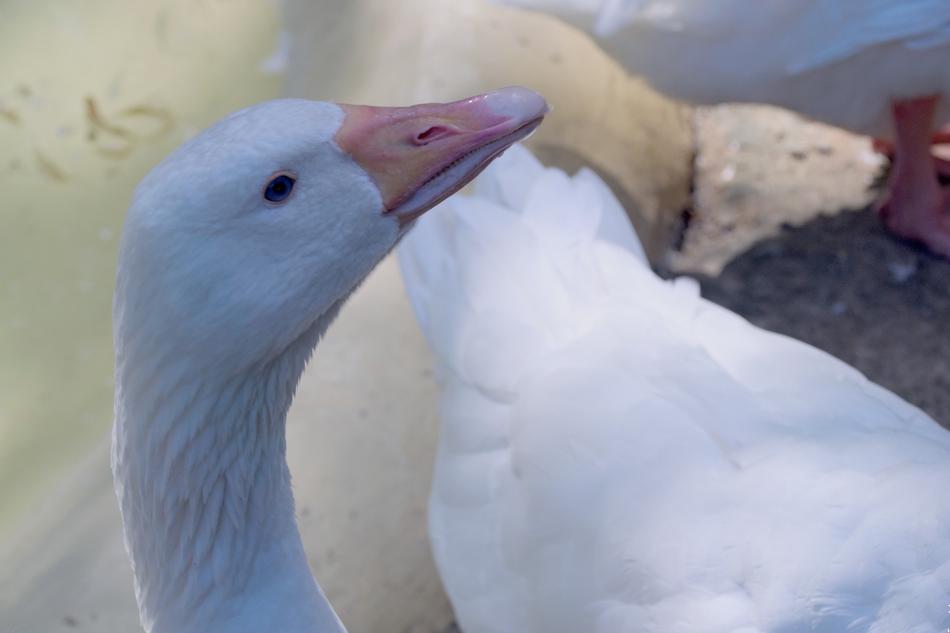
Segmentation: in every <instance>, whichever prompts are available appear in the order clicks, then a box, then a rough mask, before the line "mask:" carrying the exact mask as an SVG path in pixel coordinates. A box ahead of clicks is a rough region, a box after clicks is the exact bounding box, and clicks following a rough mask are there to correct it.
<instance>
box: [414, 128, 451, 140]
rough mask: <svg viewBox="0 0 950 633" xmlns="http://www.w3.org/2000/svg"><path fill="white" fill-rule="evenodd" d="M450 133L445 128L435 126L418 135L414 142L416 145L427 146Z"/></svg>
mask: <svg viewBox="0 0 950 633" xmlns="http://www.w3.org/2000/svg"><path fill="white" fill-rule="evenodd" d="M448 131H449V129H448V128H447V127H445V126H442V125H434V126H432V127H430V128H426V129H425V130H423V131H422V132H419V133H418V134H416V136H415V137H414V138H413V141H414V142H415V143H416V145H427V144H428V143H431V142H432V141H434V140H436V139H439V138H441V137H443V136H445V135H446V134H447V133H448Z"/></svg>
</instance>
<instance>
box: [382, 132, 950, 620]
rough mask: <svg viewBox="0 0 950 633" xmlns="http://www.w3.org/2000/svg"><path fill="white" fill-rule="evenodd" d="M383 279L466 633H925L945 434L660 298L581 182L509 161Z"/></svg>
mask: <svg viewBox="0 0 950 633" xmlns="http://www.w3.org/2000/svg"><path fill="white" fill-rule="evenodd" d="M399 255H400V263H401V267H402V271H403V275H404V278H405V283H406V287H407V291H408V294H409V296H410V299H411V301H412V304H413V306H414V309H415V311H416V315H417V318H418V321H419V323H420V326H421V328H422V330H423V332H424V333H425V335H426V338H427V340H428V342H429V345H430V346H431V348H432V350H433V353H434V354H435V357H436V359H437V364H438V368H439V373H438V375H439V381H440V385H441V389H442V395H441V403H440V415H441V418H442V425H443V427H442V433H441V437H440V443H439V449H438V457H437V463H436V467H435V480H434V483H433V488H432V497H431V504H430V532H431V537H432V544H433V550H434V553H435V558H436V561H437V564H438V567H439V570H440V572H441V574H442V577H443V579H444V581H445V584H446V587H447V589H448V593H449V596H450V598H451V600H452V603H453V605H454V607H455V609H456V613H457V616H458V619H459V623H460V625H461V628H462V630H463V631H466V633H489V632H492V633H498V632H506V633H507V632H510V631H519V632H522V633H542V632H543V633H577V632H578V631H589V632H597V633H629V632H631V631H637V632H640V633H740V632H741V633H793V632H795V633H798V632H802V633H804V632H805V631H809V632H811V631H820V632H826V633H831V632H835V633H840V632H842V631H848V632H849V633H909V632H914V633H938V632H939V631H942V630H944V629H945V628H946V626H947V621H948V616H947V610H946V603H947V596H948V595H950V501H948V499H947V494H946V491H947V490H948V486H950V433H947V432H946V431H945V430H944V429H942V428H941V427H939V426H938V425H937V424H936V423H935V422H934V421H933V420H932V419H930V418H929V417H928V416H926V415H925V414H924V413H922V412H921V411H920V410H918V409H917V408H915V407H914V406H912V405H910V404H908V403H907V402H905V401H903V400H901V399H900V398H898V397H897V396H895V395H894V394H892V393H890V392H888V391H886V390H884V389H882V388H881V387H878V386H876V385H874V384H872V383H871V382H869V381H868V380H866V379H865V378H864V377H863V376H862V375H861V374H860V373H858V372H857V371H856V370H854V369H853V368H851V367H849V366H847V365H846V364H844V363H842V362H840V361H838V360H836V359H835V358H833V357H831V356H829V355H827V354H825V353H823V352H821V351H819V350H817V349H815V348H813V347H810V346H808V345H806V344H803V343H801V342H798V341H795V340H793V339H789V338H786V337H783V336H779V335H776V334H772V333H769V332H766V331H763V330H761V329H758V328H756V327H754V326H752V325H751V324H749V323H748V322H746V321H745V320H743V319H742V318H740V317H739V316H737V315H735V314H733V313H731V312H729V311H727V310H725V309H723V308H721V307H718V306H716V305H714V304H711V303H709V302H707V301H705V300H703V299H702V298H701V297H700V296H699V293H698V290H697V286H696V284H694V283H693V282H692V281H690V280H686V279H682V280H677V281H673V282H670V281H665V280H662V279H660V278H658V277H657V276H656V275H655V274H654V273H653V272H652V271H651V270H650V268H649V266H648V264H647V262H646V260H645V258H644V256H643V252H642V249H641V248H640V245H639V243H638V241H637V238H636V235H635V234H634V233H633V231H632V229H631V227H630V225H629V223H628V222H627V219H626V216H625V214H624V213H623V210H622V209H621V208H620V206H619V204H618V202H617V201H616V199H615V198H613V196H612V194H611V192H610V191H609V189H608V188H607V187H606V186H605V185H604V184H603V183H602V182H601V181H600V180H599V179H598V178H597V177H596V176H595V175H594V174H593V173H592V172H590V171H587V170H582V171H581V172H580V173H579V174H578V175H576V176H575V177H573V178H569V177H568V176H566V175H565V174H564V173H563V172H560V171H557V170H553V169H545V168H543V167H542V166H541V165H540V164H539V163H537V162H536V161H535V160H534V158H533V157H532V156H531V155H530V154H529V153H528V152H527V151H526V150H524V149H521V148H517V152H515V151H514V150H513V151H512V152H509V153H508V154H507V155H506V156H505V157H504V158H503V159H502V160H500V161H498V163H496V165H494V166H493V167H492V168H491V170H489V172H487V173H486V174H485V176H483V178H482V179H480V180H479V181H478V182H477V184H476V190H475V192H474V194H473V195H472V196H471V197H456V198H454V199H452V200H451V201H449V202H447V203H446V204H445V205H443V206H442V207H440V208H439V209H437V210H436V212H434V213H433V214H430V215H429V216H427V217H426V218H424V219H423V221H421V222H420V225H419V226H418V227H417V229H416V232H414V233H413V234H412V235H410V236H409V237H408V238H407V239H406V240H405V241H404V242H403V244H402V246H401V247H400V251H399Z"/></svg>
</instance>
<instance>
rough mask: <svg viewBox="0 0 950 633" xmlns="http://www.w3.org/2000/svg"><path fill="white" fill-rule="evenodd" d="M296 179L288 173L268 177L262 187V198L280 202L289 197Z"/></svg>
mask: <svg viewBox="0 0 950 633" xmlns="http://www.w3.org/2000/svg"><path fill="white" fill-rule="evenodd" d="M296 182H297V180H296V179H295V178H294V177H293V176H290V175H288V174H278V175H276V176H274V177H273V178H271V179H270V182H268V183H267V187H265V188H264V199H265V200H267V201H268V202H276V203H280V202H283V201H284V200H286V199H287V198H289V197H290V194H291V192H292V191H293V190H294V183H296Z"/></svg>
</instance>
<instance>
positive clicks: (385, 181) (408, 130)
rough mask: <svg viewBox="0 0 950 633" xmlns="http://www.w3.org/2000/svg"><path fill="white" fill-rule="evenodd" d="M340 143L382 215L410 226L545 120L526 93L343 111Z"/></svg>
mask: <svg viewBox="0 0 950 633" xmlns="http://www.w3.org/2000/svg"><path fill="white" fill-rule="evenodd" d="M340 107H341V108H343V111H344V113H345V115H346V116H345V119H344V121H343V124H342V126H341V127H340V130H339V131H338V132H337V134H336V137H335V140H336V143H337V145H339V146H340V149H342V150H343V151H344V152H346V153H347V154H349V155H350V156H351V157H352V158H353V159H354V160H355V161H356V162H357V163H358V164H359V165H360V166H361V167H362V168H363V169H364V170H365V171H366V172H367V173H368V174H369V175H370V177H371V178H372V179H373V181H374V182H375V183H376V186H377V187H378V188H379V191H380V194H381V195H382V198H383V205H384V213H386V214H393V215H395V216H396V217H397V218H398V219H399V220H400V223H403V224H404V223H406V222H409V221H411V220H413V219H415V218H417V217H419V216H420V215H422V214H423V213H424V212H425V211H427V210H429V209H431V208H432V207H434V206H435V205H437V204H438V203H439V202H441V201H442V200H444V199H445V198H447V197H449V196H450V195H452V194H453V193H455V192H456V191H458V190H459V189H461V188H462V187H464V186H465V185H466V184H467V183H468V182H469V181H471V180H472V179H473V178H474V177H475V176H477V175H478V174H479V172H481V170H482V169H484V168H485V167H486V166H487V165H488V163H490V162H491V161H492V159H494V158H496V157H497V156H498V155H500V154H501V153H502V152H504V151H505V150H506V149H508V147H510V146H511V145H512V144H513V143H516V142H518V141H520V140H521V139H523V138H525V137H527V136H528V135H529V134H530V133H531V132H533V131H534V130H535V128H537V126H538V125H539V124H540V123H541V120H542V119H543V118H544V115H545V114H547V113H548V111H549V108H548V105H547V102H545V100H544V98H543V97H541V95H539V94H538V93H536V92H534V91H532V90H528V89H527V88H520V87H511V88H503V89H501V90H497V91H495V92H490V93H488V94H484V95H479V96H477V97H470V98H468V99H463V100H461V101H455V102H452V103H426V104H421V105H414V106H409V107H402V108H379V107H372V106H356V105H341V106H340Z"/></svg>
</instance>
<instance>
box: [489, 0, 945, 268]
mask: <svg viewBox="0 0 950 633" xmlns="http://www.w3.org/2000/svg"><path fill="white" fill-rule="evenodd" d="M494 1H495V2H499V3H501V4H506V5H511V6H515V7H520V8H523V9H531V10H539V11H545V12H549V13H552V14H555V15H557V16H559V17H561V18H563V19H565V20H566V21H568V22H570V23H572V24H574V25H575V26H578V27H580V28H581V29H583V30H585V31H587V32H588V33H590V34H592V35H593V36H594V37H595V38H596V39H597V40H598V41H599V42H600V43H601V44H602V45H603V47H604V48H605V49H606V50H607V51H608V52H609V53H611V54H612V55H613V56H614V57H615V58H616V59H617V60H618V61H619V62H620V63H621V64H623V65H624V66H625V67H626V68H627V69H628V70H629V71H631V72H633V73H634V74H637V75H640V76H641V77H643V78H644V79H646V80H647V82H648V83H650V84H651V85H652V86H653V87H655V88H656V89H658V90H659V91H660V92H663V93H665V94H667V95H668V96H671V97H674V98H676V99H679V100H683V101H687V102H691V103H694V104H700V105H713V104H720V103H730V102H748V103H764V104H771V105H775V106H779V107H783V108H786V109H789V110H793V111H795V112H798V113H800V114H802V115H804V116H806V117H808V118H811V119H813V120H817V121H821V122H824V123H828V124H831V125H835V126H838V127H841V128H844V129H847V130H851V131H853V132H856V133H858V134H864V135H870V136H873V137H876V139H877V140H876V141H875V147H876V148H878V149H881V150H882V151H884V152H885V153H893V155H894V159H895V162H894V165H893V168H892V170H891V175H890V178H889V182H888V185H887V191H886V192H885V194H884V195H883V196H882V197H881V199H880V201H879V202H878V204H877V205H876V211H877V213H878V215H879V217H880V219H881V220H882V222H883V223H884V225H885V226H886V227H887V228H888V229H890V230H891V231H892V232H893V233H895V234H896V235H898V236H900V237H902V238H906V239H908V240H910V241H914V242H919V243H922V244H924V245H925V246H926V247H927V248H929V249H930V250H931V251H933V252H934V253H937V254H940V255H942V256H945V257H950V188H947V187H941V184H940V178H941V177H942V178H948V177H950V162H948V161H947V160H946V159H943V158H938V157H935V156H934V155H933V154H932V151H931V145H932V144H937V143H950V127H946V126H947V124H950V71H948V69H947V68H948V66H947V60H948V59H950V3H947V2H945V1H944V0H863V1H861V2H840V1H839V0H777V1H775V2H756V1H755V0H751V1H750V0H494Z"/></svg>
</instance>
